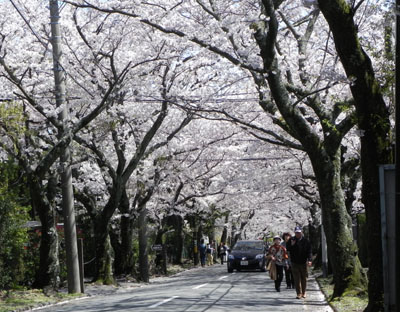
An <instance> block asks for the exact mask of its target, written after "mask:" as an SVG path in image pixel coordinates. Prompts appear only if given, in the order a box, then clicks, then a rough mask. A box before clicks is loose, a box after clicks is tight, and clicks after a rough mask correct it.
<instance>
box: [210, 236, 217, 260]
mask: <svg viewBox="0 0 400 312" xmlns="http://www.w3.org/2000/svg"><path fill="white" fill-rule="evenodd" d="M211 248H212V256H213V263H218V248H217V243H216V242H215V240H213V241H212V242H211Z"/></svg>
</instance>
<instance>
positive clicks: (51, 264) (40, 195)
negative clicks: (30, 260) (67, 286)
mask: <svg viewBox="0 0 400 312" xmlns="http://www.w3.org/2000/svg"><path fill="white" fill-rule="evenodd" d="M28 181H29V189H30V194H31V200H32V206H33V207H35V208H34V209H35V211H36V212H37V214H38V215H39V218H40V222H41V223H42V228H41V237H40V262H39V269H38V271H37V272H36V277H35V281H34V283H33V287H35V288H47V287H50V288H52V289H54V290H56V289H58V286H59V282H60V278H59V274H60V263H59V260H58V255H59V249H58V248H59V243H58V233H57V228H56V221H55V220H56V218H55V208H54V199H55V195H56V193H57V190H56V186H57V179H56V177H55V176H51V177H50V178H49V180H48V186H47V194H46V191H45V190H44V189H43V187H42V186H41V182H39V181H36V180H35V178H34V177H29V179H28Z"/></svg>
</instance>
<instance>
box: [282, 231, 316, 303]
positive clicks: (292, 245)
mask: <svg viewBox="0 0 400 312" xmlns="http://www.w3.org/2000/svg"><path fill="white" fill-rule="evenodd" d="M294 233H295V237H293V238H292V239H291V240H290V242H288V243H287V244H286V248H287V250H288V251H289V253H290V261H291V264H292V273H293V278H294V286H295V288H296V293H297V297H296V298H297V299H300V298H306V296H307V294H306V290H307V277H308V269H307V266H311V264H312V251H311V244H310V242H309V240H308V239H307V238H305V237H304V235H303V231H302V229H301V227H300V226H296V228H295V229H294Z"/></svg>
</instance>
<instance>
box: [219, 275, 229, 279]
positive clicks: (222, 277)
mask: <svg viewBox="0 0 400 312" xmlns="http://www.w3.org/2000/svg"><path fill="white" fill-rule="evenodd" d="M227 277H228V275H225V276H221V277H220V278H219V280H223V279H224V278H227Z"/></svg>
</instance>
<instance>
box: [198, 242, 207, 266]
mask: <svg viewBox="0 0 400 312" xmlns="http://www.w3.org/2000/svg"><path fill="white" fill-rule="evenodd" d="M206 249H207V247H206V244H204V239H203V238H202V239H201V240H200V246H199V251H200V263H201V266H202V267H203V268H204V266H205V265H206Z"/></svg>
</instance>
